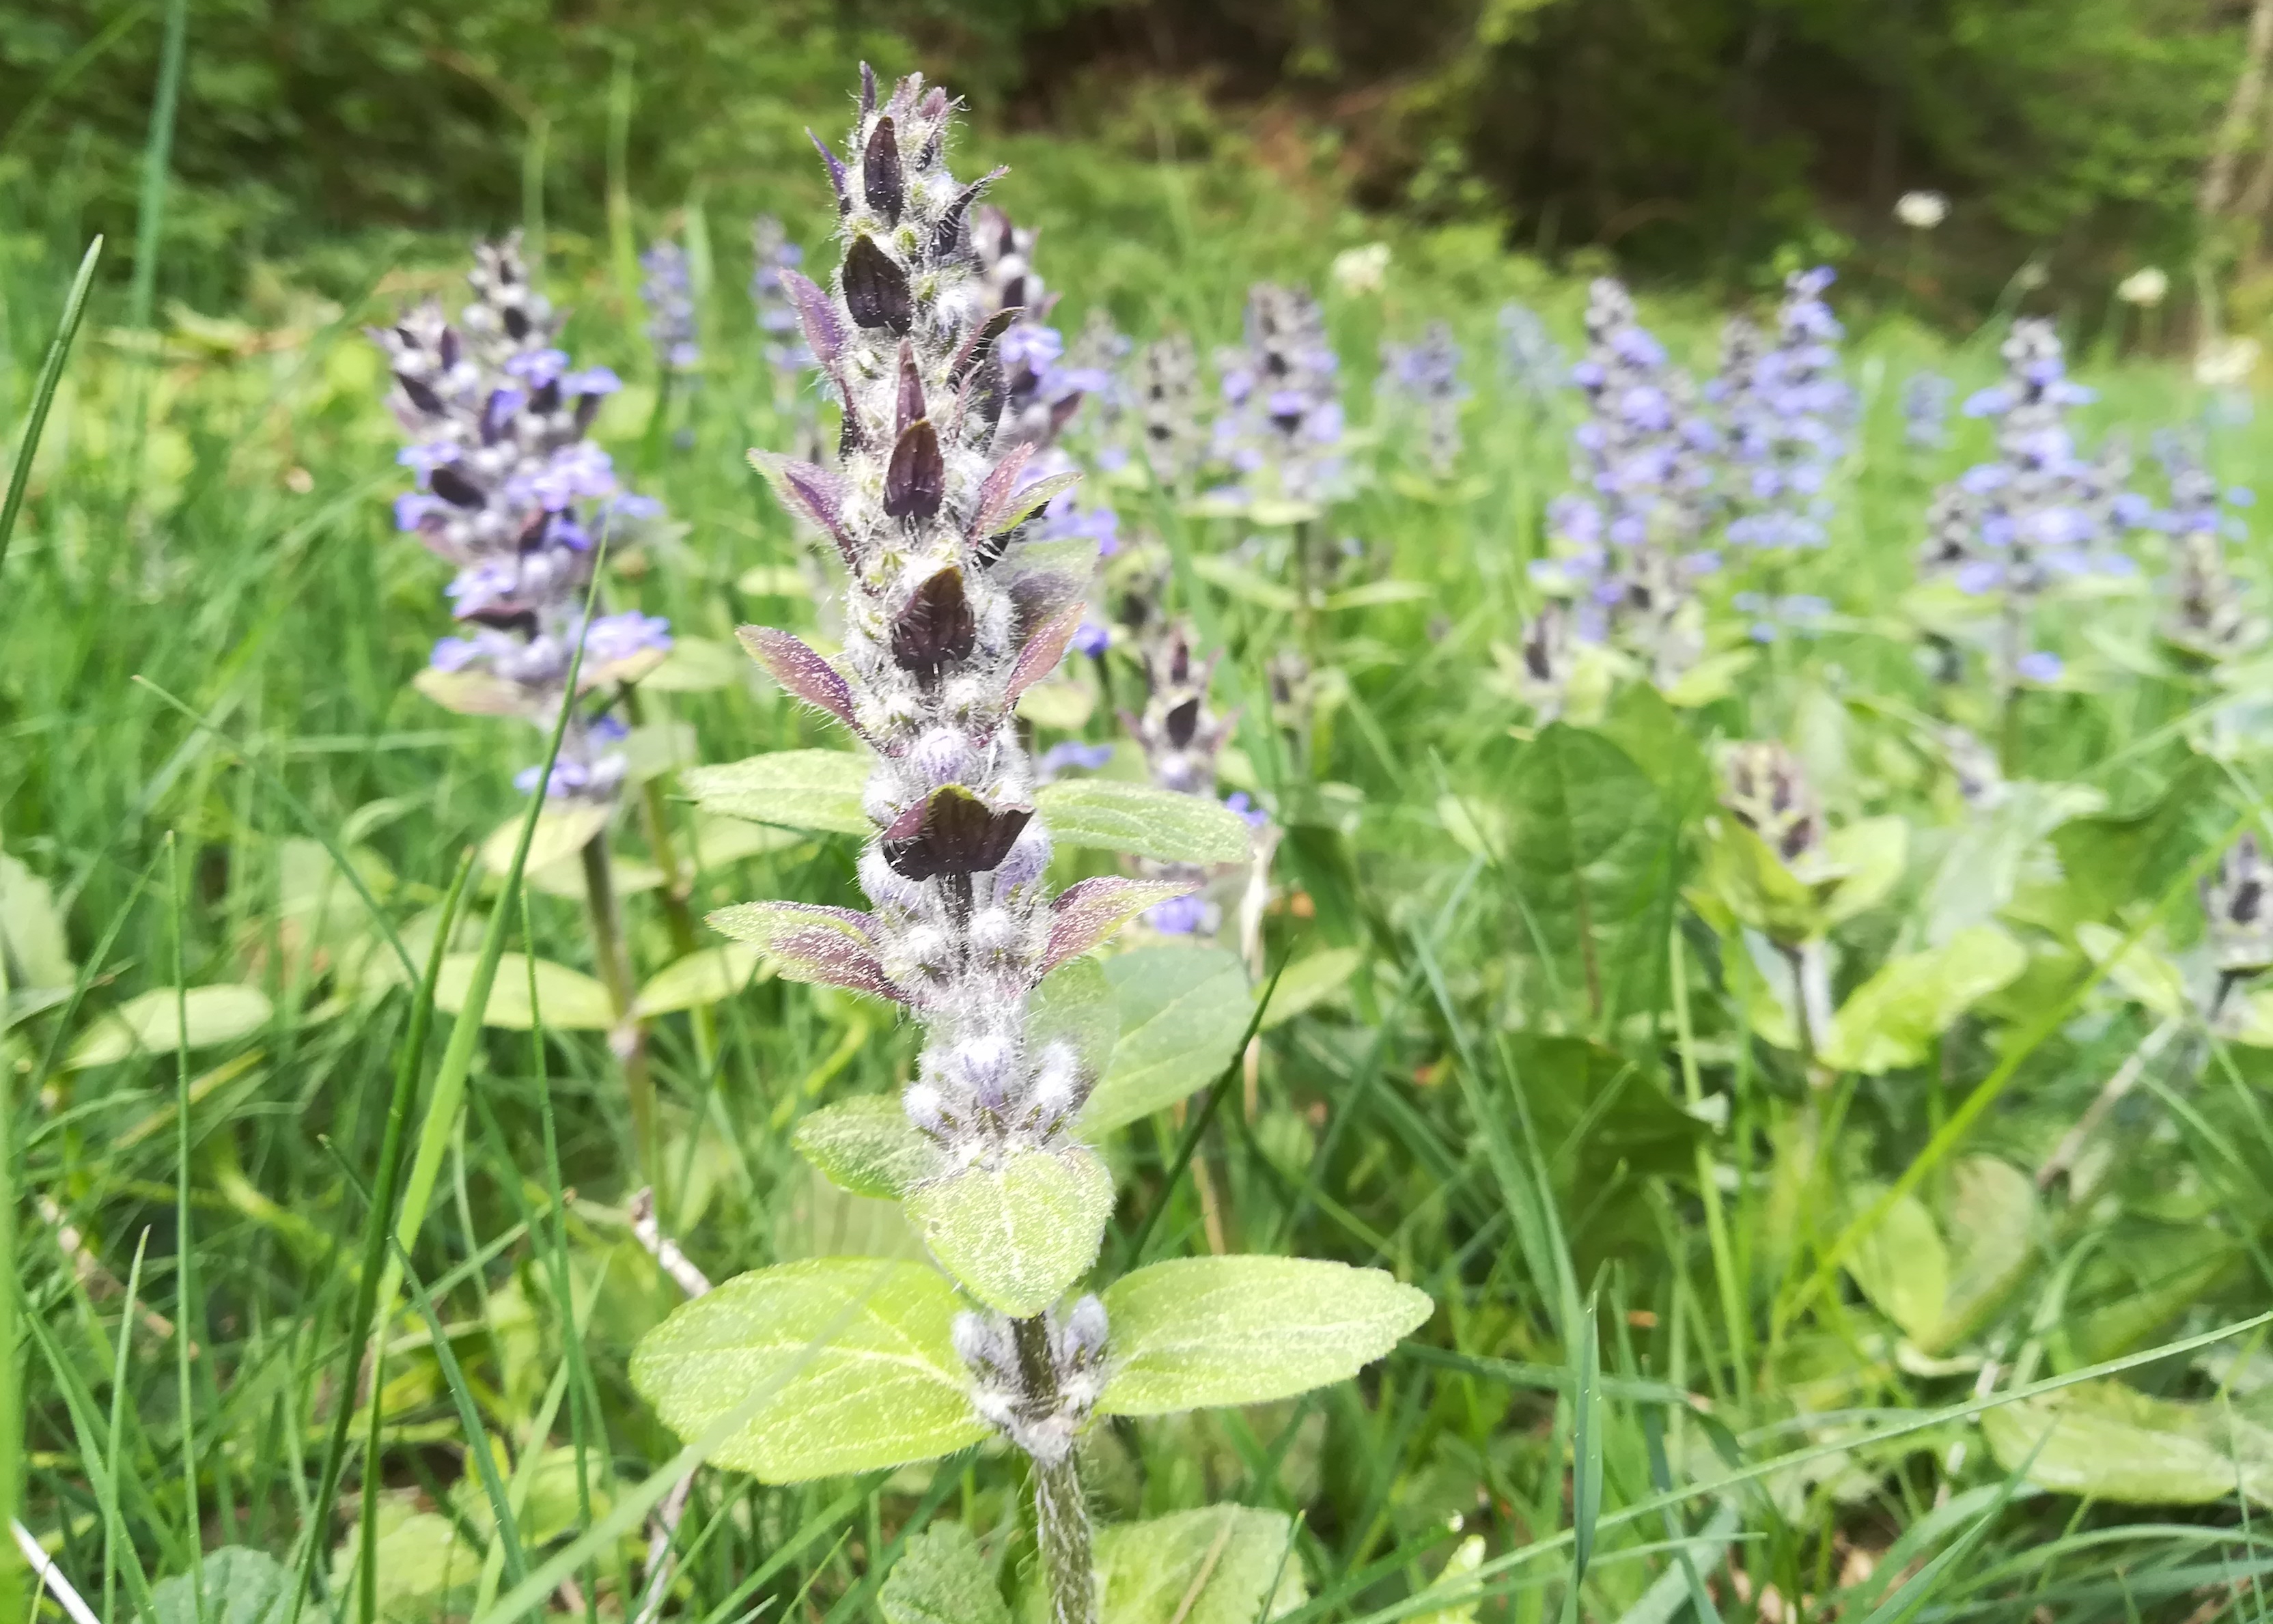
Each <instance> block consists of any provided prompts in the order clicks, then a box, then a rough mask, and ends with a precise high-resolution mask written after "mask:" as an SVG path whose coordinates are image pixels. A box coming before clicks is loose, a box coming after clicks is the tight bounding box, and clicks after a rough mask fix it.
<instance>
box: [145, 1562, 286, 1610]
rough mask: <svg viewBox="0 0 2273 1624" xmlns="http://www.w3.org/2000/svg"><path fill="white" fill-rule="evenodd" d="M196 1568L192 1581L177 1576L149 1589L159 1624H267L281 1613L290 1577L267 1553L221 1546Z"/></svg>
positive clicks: (182, 1574) (190, 1577) (180, 1575)
mask: <svg viewBox="0 0 2273 1624" xmlns="http://www.w3.org/2000/svg"><path fill="white" fill-rule="evenodd" d="M291 1578H292V1575H291V1574H290V1572H289V1570H287V1569H286V1568H285V1567H284V1566H283V1564H282V1563H281V1562H279V1561H278V1560H276V1559H275V1558H274V1557H273V1556H271V1555H269V1554H268V1553H267V1552H266V1551H256V1550H253V1549H252V1548H251V1547H250V1546H248V1545H223V1546H222V1547H221V1549H220V1550H218V1551H210V1552H207V1553H206V1555H205V1557H204V1559H203V1560H202V1561H201V1562H200V1563H199V1572H198V1573H197V1574H195V1575H191V1574H185V1573H177V1574H176V1575H173V1576H172V1577H171V1578H169V1579H161V1580H160V1581H159V1582H158V1583H156V1584H154V1585H153V1586H151V1587H150V1611H151V1613H154V1615H155V1616H156V1618H157V1624H269V1620H271V1619H273V1618H275V1617H280V1616H281V1614H282V1613H283V1612H284V1611H285V1602H286V1596H285V1587H286V1586H287V1585H288V1584H289V1583H290V1582H291ZM200 1580H202V1581H203V1583H199V1581H200ZM200 1592H202V1596H200Z"/></svg>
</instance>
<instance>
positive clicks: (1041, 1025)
mask: <svg viewBox="0 0 2273 1624" xmlns="http://www.w3.org/2000/svg"><path fill="white" fill-rule="evenodd" d="M1120 1035H1121V1001H1120V999H1118V998H1117V997H1115V996H1114V991H1113V983H1112V982H1111V981H1110V980H1108V979H1107V978H1106V973H1105V966H1104V965H1102V964H1100V963H1099V962H1097V961H1096V960H1095V959H1093V958H1091V957H1089V956H1088V955H1086V954H1084V955H1083V956H1082V957H1080V958H1076V959H1068V960H1067V961H1066V962H1064V963H1062V964H1061V965H1059V966H1058V967H1057V969H1054V970H1052V971H1051V972H1050V973H1049V974H1048V975H1046V976H1045V977H1042V984H1041V985H1039V986H1038V987H1036V988H1035V989H1034V991H1033V992H1032V993H1031V995H1030V996H1029V997H1028V999H1026V1042H1027V1044H1029V1045H1030V1046H1031V1048H1033V1049H1036V1050H1039V1048H1040V1047H1041V1046H1042V1045H1043V1044H1049V1043H1058V1042H1063V1043H1066V1044H1071V1045H1072V1047H1073V1051H1074V1053H1075V1054H1076V1055H1077V1056H1079V1057H1080V1060H1081V1072H1082V1075H1083V1076H1084V1077H1086V1078H1088V1079H1090V1080H1091V1081H1092V1082H1093V1081H1096V1080H1097V1079H1099V1078H1101V1077H1103V1076H1104V1075H1105V1074H1106V1067H1107V1066H1111V1065H1112V1064H1113V1046H1114V1043H1115V1042H1116V1041H1117V1040H1118V1039H1119V1037H1120Z"/></svg>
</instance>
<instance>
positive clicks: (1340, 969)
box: [1263, 947, 1365, 1032]
mask: <svg viewBox="0 0 2273 1624" xmlns="http://www.w3.org/2000/svg"><path fill="white" fill-rule="evenodd" d="M1364 957H1365V954H1363V953H1362V952H1361V951H1360V950H1359V949H1357V948H1355V947H1328V948H1327V949H1325V950H1324V952H1322V953H1314V954H1310V955H1309V956H1308V957H1307V958H1302V959H1297V960H1295V961H1294V963H1292V964H1289V965H1288V966H1287V971H1286V974H1284V975H1282V976H1280V977H1279V990H1278V991H1277V992H1273V993H1272V995H1271V1007H1270V1008H1268V1009H1266V1010H1264V1012H1263V1029H1264V1031H1266V1032H1267V1031H1269V1030H1270V1029H1272V1027H1274V1026H1279V1025H1282V1024H1284V1023H1285V1022H1288V1021H1292V1020H1293V1019H1294V1017H1295V1016H1296V1015H1299V1014H1302V1013H1304V1012H1305V1011H1306V1010H1311V1009H1316V1008H1317V1007H1318V1006H1319V1005H1321V1004H1323V1003H1324V1002H1325V1001H1326V1000H1327V999H1330V998H1332V997H1333V996H1334V994H1336V993H1337V992H1340V991H1341V990H1342V988H1343V987H1344V986H1345V985H1347V984H1348V982H1349V978H1350V977H1352V976H1354V975H1356V974H1357V967H1358V964H1359V962H1360V961H1361V960H1362V959H1363V958H1364Z"/></svg>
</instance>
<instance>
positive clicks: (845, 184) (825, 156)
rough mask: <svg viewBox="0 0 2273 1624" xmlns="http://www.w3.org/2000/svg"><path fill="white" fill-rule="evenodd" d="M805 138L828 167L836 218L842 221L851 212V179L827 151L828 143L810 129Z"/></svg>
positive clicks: (834, 156)
mask: <svg viewBox="0 0 2273 1624" xmlns="http://www.w3.org/2000/svg"><path fill="white" fill-rule="evenodd" d="M805 138H806V140H808V141H810V142H812V143H813V150H814V151H815V152H817V153H820V154H821V162H823V163H825V164H827V165H828V166H829V184H830V185H831V186H833V187H835V188H836V216H837V218H838V219H840V220H842V219H843V218H844V216H845V215H847V214H849V213H851V212H852V183H851V177H850V176H847V175H846V174H845V173H844V162H843V161H842V160H840V159H839V158H838V157H837V156H836V153H832V152H830V151H829V143H828V142H826V141H824V140H822V139H821V138H820V137H819V136H817V135H815V134H814V133H813V131H812V130H811V128H810V127H808V128H807V129H806V132H805Z"/></svg>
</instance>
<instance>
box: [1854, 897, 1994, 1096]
mask: <svg viewBox="0 0 2273 1624" xmlns="http://www.w3.org/2000/svg"><path fill="white" fill-rule="evenodd" d="M2028 962H2029V955H2028V954H2027V952H2026V951H2025V950H2024V949H2023V948H2022V946H2021V944H2020V943H2018V942H2016V941H2014V939H2012V938H2011V937H2010V936H2007V934H2006V933H2005V932H2002V931H2000V930H1999V929H1998V928H1997V927H1996V926H1995V925H1993V924H1977V925H1971V926H1969V927H1968V928H1967V929H1965V930H1962V931H1960V932H1958V933H1957V934H1956V935H1954V936H1953V937H1951V938H1950V939H1949V940H1948V941H1947V942H1946V943H1944V944H1943V945H1942V946H1940V947H1930V948H1928V949H1926V951H1924V953H1909V954H1902V956H1901V957H1899V958H1895V959H1891V960H1889V961H1888V962H1887V963H1886V964H1885V965H1883V966H1881V967H1880V968H1879V972H1878V974H1876V975H1874V976H1872V977H1871V978H1870V979H1869V980H1868V981H1866V982H1864V984H1862V985H1861V986H1859V987H1857V988H1856V989H1855V992H1854V993H1853V995H1852V996H1851V997H1849V999H1848V1000H1847V1001H1846V1003H1845V1004H1843V1005H1842V1006H1841V1007H1840V1009H1839V1014H1838V1015H1837V1017H1836V1018H1835V1019H1834V1021H1833V1022H1832V1025H1831V1031H1830V1033H1829V1034H1828V1036H1827V1037H1826V1039H1825V1041H1824V1044H1823V1049H1822V1055H1823V1059H1824V1060H1825V1061H1826V1062H1827V1063H1828V1064H1829V1065H1831V1066H1835V1067H1837V1068H1838V1069H1840V1070H1842V1071H1857V1072H1861V1073H1863V1074H1865V1075H1867V1076H1878V1075H1880V1074H1883V1073H1886V1072H1890V1071H1894V1070H1897V1069H1899V1068H1900V1067H1902V1066H1916V1065H1917V1064H1919V1063H1920V1062H1921V1061H1923V1060H1924V1059H1925V1057H1926V1052H1927V1050H1928V1048H1929V1047H1930V1046H1931V1044H1932V1042H1933V1040H1934V1038H1935V1037H1937V1036H1939V1034H1941V1033H1943V1032H1946V1031H1947V1030H1948V1029H1949V1028H1950V1027H1951V1026H1952V1025H1953V1024H1954V1022H1956V1020H1957V1018H1958V1016H1960V1015H1962V1014H1964V1013H1965V1012H1966V1010H1967V1009H1969V1008H1970V1007H1972V1006H1973V1005H1974V1004H1976V1003H1977V1002H1978V1001H1979V1000H1980V999H1984V998H1986V997H1988V996H1989V994H1991V993H1992V992H1996V991H1997V990H1998V989H1999V987H2002V986H2004V985H2006V984H2007V983H2009V982H2011V981H2012V980H2013V978H2014V977H2016V976H2018V975H2019V974H2020V973H2021V971H2022V969H2024V968H2025V967H2026V966H2027V964H2028Z"/></svg>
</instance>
